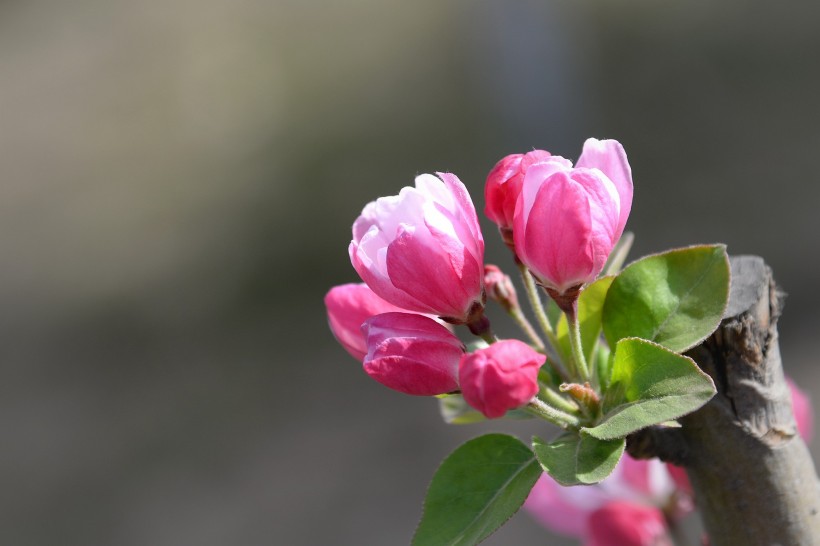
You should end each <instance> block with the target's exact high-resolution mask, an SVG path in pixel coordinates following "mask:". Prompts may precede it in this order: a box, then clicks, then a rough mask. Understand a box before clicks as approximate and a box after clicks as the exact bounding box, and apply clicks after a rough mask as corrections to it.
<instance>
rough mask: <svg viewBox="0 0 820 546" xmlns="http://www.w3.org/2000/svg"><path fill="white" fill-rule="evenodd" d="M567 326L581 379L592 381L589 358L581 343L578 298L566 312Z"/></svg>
mask: <svg viewBox="0 0 820 546" xmlns="http://www.w3.org/2000/svg"><path fill="white" fill-rule="evenodd" d="M566 315H567V326H569V346H570V348H571V349H572V356H573V358H574V359H575V365H576V367H577V368H578V373H579V374H580V376H581V381H582V382H585V381H590V380H591V376H590V375H589V366H588V365H587V359H586V357H585V356H584V346H583V344H582V343H581V324H580V322H579V321H578V302H577V300H576V301H575V302H574V303H573V304H572V308H571V309H569V310H568V311H567V313H566Z"/></svg>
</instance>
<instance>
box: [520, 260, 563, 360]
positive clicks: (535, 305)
mask: <svg viewBox="0 0 820 546" xmlns="http://www.w3.org/2000/svg"><path fill="white" fill-rule="evenodd" d="M516 265H518V269H519V270H520V271H521V280H522V281H524V290H526V292H527V299H528V300H529V302H530V307H532V310H533V312H534V313H535V318H536V320H537V321H538V325H539V326H540V327H541V330H542V331H543V332H544V334H546V336H547V339H549V340H550V343H551V344H553V345H554V343H553V341H552V338H554V337H555V332H554V331H553V329H552V325H551V324H550V321H549V319H548V318H547V312H546V311H545V310H544V304H543V303H541V296H540V295H539V294H538V287H537V286H535V279H534V278H533V277H532V273H530V270H529V269H527V266H526V265H524V264H523V263H521V262H519V261H517V260H516Z"/></svg>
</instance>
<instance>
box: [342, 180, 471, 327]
mask: <svg viewBox="0 0 820 546" xmlns="http://www.w3.org/2000/svg"><path fill="white" fill-rule="evenodd" d="M348 251H349V254H350V260H351V262H352V264H353V267H354V268H355V269H356V271H357V272H358V273H359V275H360V276H361V278H362V280H364V282H365V283H367V285H368V286H369V287H370V288H371V289H372V290H373V292H375V293H376V294H377V295H379V296H380V297H381V298H383V299H384V300H386V301H388V302H390V303H392V304H393V305H397V306H399V307H401V308H403V309H407V310H410V311H416V312H419V313H429V314H433V315H438V316H441V317H442V318H443V319H444V320H447V321H448V322H452V323H456V324H465V323H470V322H472V321H474V320H476V319H477V318H479V317H480V316H481V315H482V312H483V307H484V284H483V277H484V239H483V237H482V235H481V230H480V228H479V225H478V217H477V216H476V212H475V207H474V206H473V203H472V201H471V200H470V195H469V194H468V193H467V189H466V188H465V187H464V184H462V183H461V181H460V180H459V179H458V178H457V177H456V176H455V175H453V174H450V173H438V176H433V175H431V174H422V175H420V176H417V177H416V184H415V187H405V188H403V189H402V190H401V191H400V192H399V194H398V195H394V196H389V197H381V198H379V199H376V200H375V201H372V202H370V203H368V204H367V206H365V207H364V210H362V213H361V215H360V216H359V217H358V218H357V219H356V221H355V223H354V224H353V240H352V241H351V242H350V246H349V249H348Z"/></svg>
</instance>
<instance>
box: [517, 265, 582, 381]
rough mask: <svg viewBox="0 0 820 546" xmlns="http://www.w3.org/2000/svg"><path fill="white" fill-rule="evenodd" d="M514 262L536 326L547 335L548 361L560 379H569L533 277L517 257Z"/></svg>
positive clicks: (556, 339)
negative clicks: (519, 273) (533, 314)
mask: <svg viewBox="0 0 820 546" xmlns="http://www.w3.org/2000/svg"><path fill="white" fill-rule="evenodd" d="M515 264H516V265H517V266H518V269H519V270H520V271H521V280H522V281H523V282H524V291H525V292H526V293H527V300H528V301H529V302H530V307H532V310H533V312H534V313H535V318H536V320H537V321H538V326H540V327H541V331H542V332H544V335H546V336H547V341H548V342H549V346H548V347H547V350H548V352H549V357H550V359H549V363H550V365H551V366H552V367H553V368H554V369H555V371H556V372H558V375H560V376H561V379H563V380H564V381H569V378H570V373H569V372H568V371H567V369H566V367H565V366H564V363H563V362H562V361H561V357H560V356H558V351H557V347H558V338H557V337H556V336H555V330H553V329H552V325H550V321H549V319H548V318H547V312H546V311H545V310H544V304H543V303H542V302H541V295H540V294H539V293H538V286H536V284H535V279H534V278H533V276H532V273H530V270H529V269H527V266H526V265H524V264H523V263H522V262H521V261H519V260H518V258H517V257H516V260H515ZM550 349H551V350H550Z"/></svg>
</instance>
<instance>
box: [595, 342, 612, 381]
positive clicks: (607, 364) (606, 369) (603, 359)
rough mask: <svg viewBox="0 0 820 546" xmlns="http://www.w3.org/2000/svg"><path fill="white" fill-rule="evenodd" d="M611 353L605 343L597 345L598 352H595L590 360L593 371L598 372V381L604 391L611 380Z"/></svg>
mask: <svg viewBox="0 0 820 546" xmlns="http://www.w3.org/2000/svg"><path fill="white" fill-rule="evenodd" d="M611 353H612V351H611V350H610V349H609V346H608V345H607V344H606V343H599V344H598V350H597V351H595V355H594V357H593V358H592V359H591V362H592V366H593V369H595V370H597V371H598V379H599V381H600V382H601V388H602V389H603V390H604V391H606V390H607V389H608V388H609V383H610V380H611V378H612V361H611V360H610V356H611Z"/></svg>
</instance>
